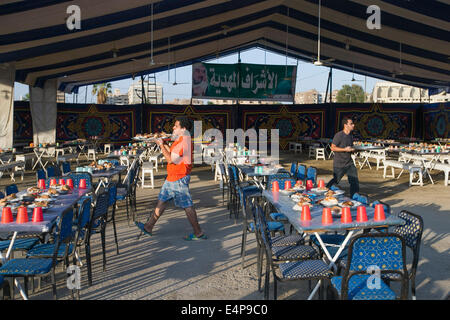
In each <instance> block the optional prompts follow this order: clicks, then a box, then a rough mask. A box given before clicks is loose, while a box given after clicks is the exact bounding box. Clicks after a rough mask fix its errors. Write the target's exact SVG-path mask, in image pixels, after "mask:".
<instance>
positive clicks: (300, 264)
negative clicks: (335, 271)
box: [279, 260, 332, 280]
mask: <svg viewBox="0 0 450 320" xmlns="http://www.w3.org/2000/svg"><path fill="white" fill-rule="evenodd" d="M279 267H280V271H281V275H282V276H283V278H285V279H292V280H294V279H296V280H299V279H305V280H306V279H309V278H319V277H330V276H331V275H332V272H331V271H330V270H329V269H328V266H327V264H326V263H325V262H323V261H322V260H305V261H296V262H286V263H281V264H279Z"/></svg>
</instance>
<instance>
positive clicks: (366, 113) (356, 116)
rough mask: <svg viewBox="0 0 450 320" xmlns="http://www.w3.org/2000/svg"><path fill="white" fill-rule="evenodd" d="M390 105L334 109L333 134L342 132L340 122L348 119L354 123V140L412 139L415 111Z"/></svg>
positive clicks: (415, 117)
mask: <svg viewBox="0 0 450 320" xmlns="http://www.w3.org/2000/svg"><path fill="white" fill-rule="evenodd" d="M393 106H394V107H393ZM411 107H412V105H409V108H404V107H403V108H402V107H400V106H398V105H397V106H395V104H394V105H393V104H390V105H380V104H373V105H372V106H371V107H370V108H369V109H367V107H365V108H363V107H358V106H349V107H338V108H336V122H335V132H338V131H340V130H342V128H341V125H340V123H341V120H342V119H343V118H344V117H350V118H351V119H352V120H353V122H354V123H355V129H354V131H353V136H354V137H355V139H362V140H364V139H372V138H379V139H397V138H400V137H413V136H414V130H415V125H416V123H415V121H416V119H417V115H416V113H417V107H418V105H416V109H414V108H411Z"/></svg>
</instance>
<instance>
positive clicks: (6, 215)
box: [1, 207, 13, 223]
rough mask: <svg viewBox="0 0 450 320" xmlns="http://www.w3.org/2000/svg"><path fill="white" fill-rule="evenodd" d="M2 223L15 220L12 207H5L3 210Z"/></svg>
mask: <svg viewBox="0 0 450 320" xmlns="http://www.w3.org/2000/svg"><path fill="white" fill-rule="evenodd" d="M1 222H2V223H10V222H13V215H12V212H11V208H10V207H4V208H3V210H2V221H1Z"/></svg>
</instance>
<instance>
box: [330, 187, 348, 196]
mask: <svg viewBox="0 0 450 320" xmlns="http://www.w3.org/2000/svg"><path fill="white" fill-rule="evenodd" d="M333 191H334V195H335V196H340V195H341V194H344V193H345V191H344V190H341V189H339V190H333Z"/></svg>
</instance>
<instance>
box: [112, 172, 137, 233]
mask: <svg viewBox="0 0 450 320" xmlns="http://www.w3.org/2000/svg"><path fill="white" fill-rule="evenodd" d="M134 179H135V169H134V168H133V167H132V168H130V170H129V172H128V174H127V176H126V179H125V182H124V183H119V184H117V194H116V201H125V205H126V209H127V220H128V225H130V214H129V208H128V207H130V209H131V210H132V209H133V199H132V197H133V195H132V193H133V190H132V188H133V183H134ZM133 217H134V213H133Z"/></svg>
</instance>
